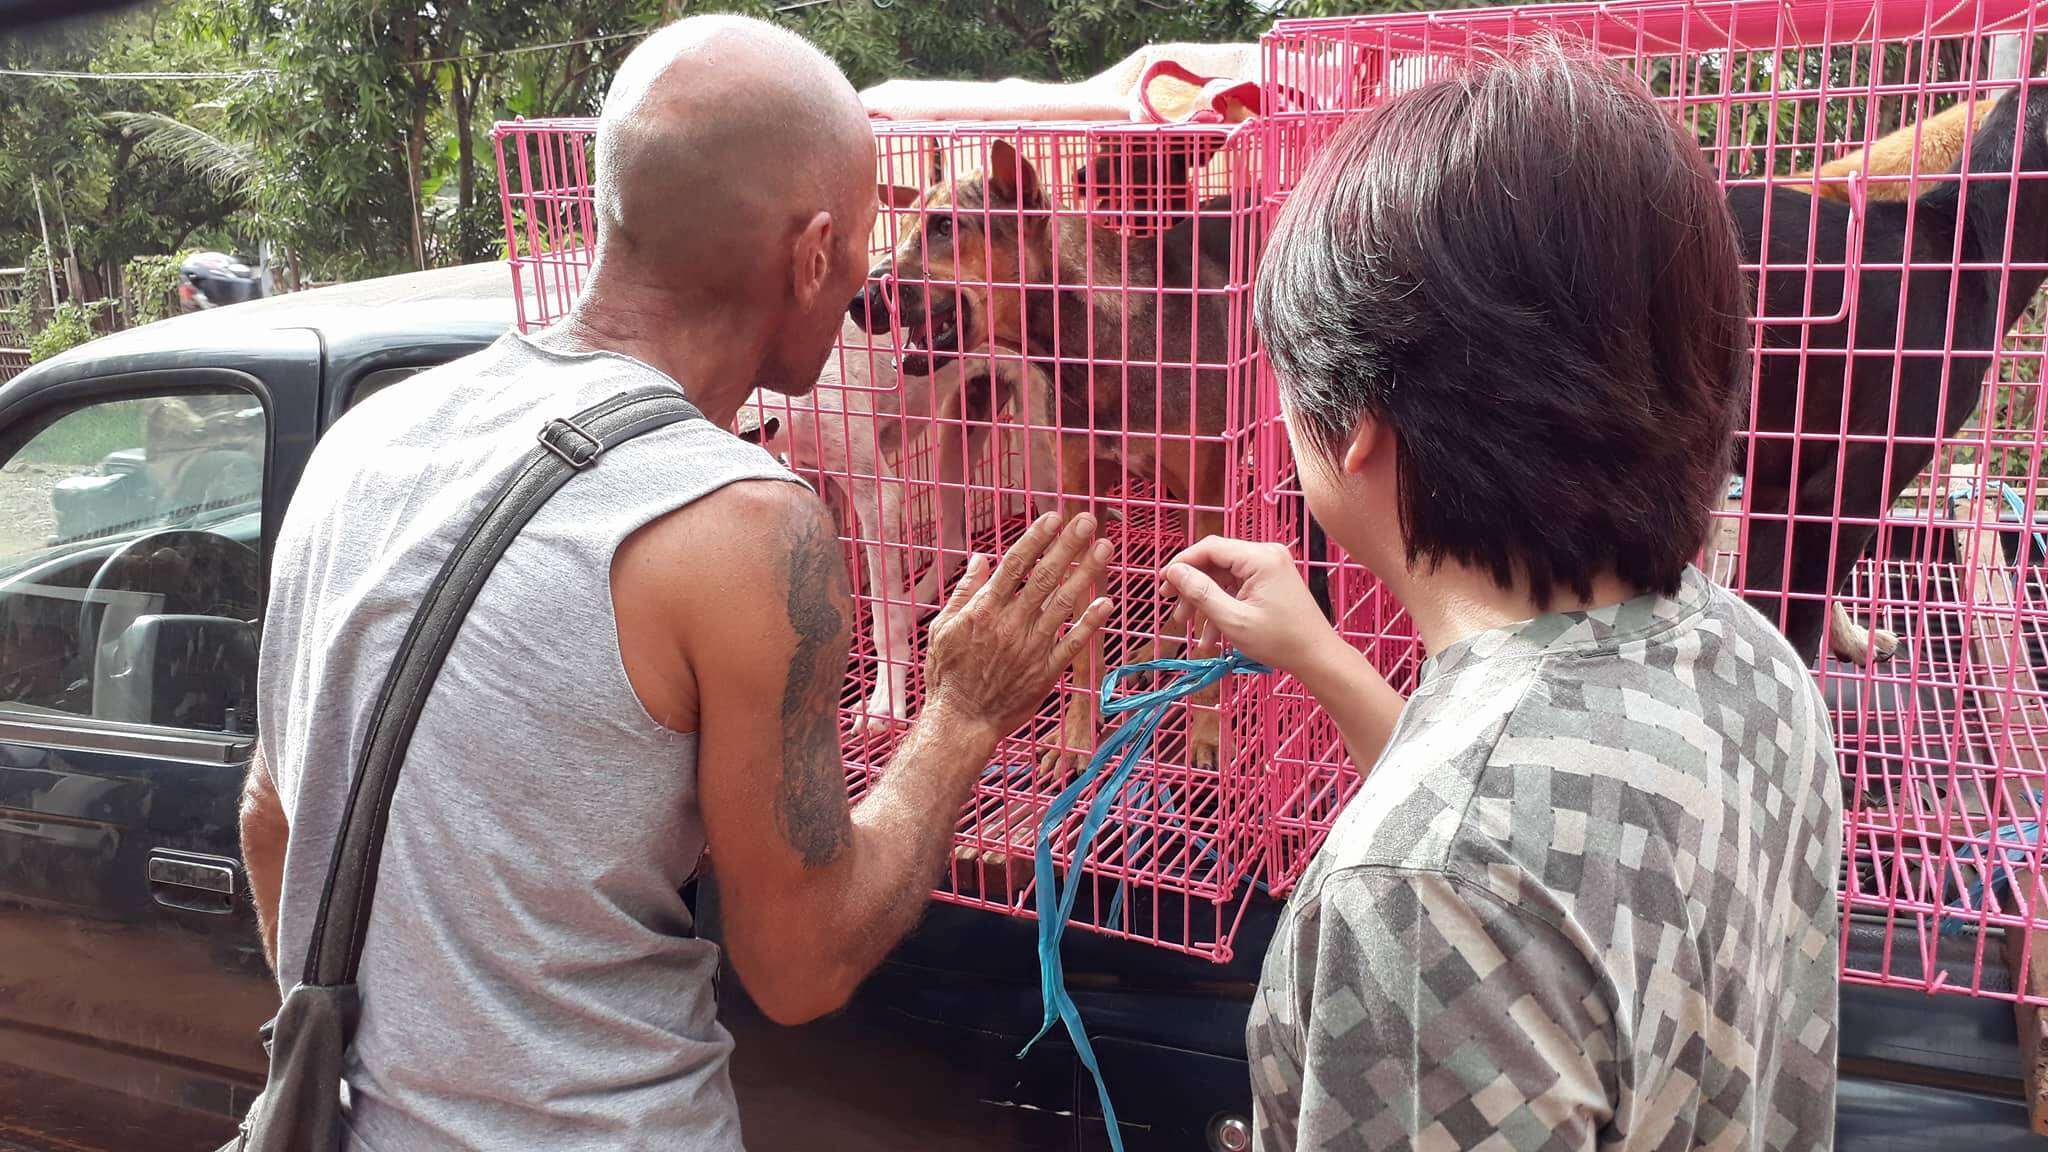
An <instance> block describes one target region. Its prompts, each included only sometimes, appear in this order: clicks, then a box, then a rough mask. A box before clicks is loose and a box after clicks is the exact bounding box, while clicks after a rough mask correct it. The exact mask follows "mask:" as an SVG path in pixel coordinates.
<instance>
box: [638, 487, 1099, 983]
mask: <svg viewBox="0 0 2048 1152" xmlns="http://www.w3.org/2000/svg"><path fill="white" fill-rule="evenodd" d="M1061 528H1062V525H1061V524H1060V522H1059V521H1058V520H1057V519H1056V518H1051V519H1047V520H1043V521H1040V522H1039V523H1037V524H1034V525H1033V526H1032V528H1031V529H1030V530H1029V531H1028V532H1026V533H1025V536H1024V538H1023V539H1022V540H1020V541H1018V543H1017V544H1016V545H1015V546H1014V547H1013V548H1011V549H1010V551H1009V554H1008V555H1006V556H1005V557H1004V558H1003V560H1002V563H1001V564H1000V565H999V566H998V565H991V564H989V563H987V562H986V560H979V561H976V562H975V563H974V564H972V565H971V566H970V575H969V576H968V578H967V579H966V580H965V581H963V583H962V585H961V587H960V588H959V589H957V590H956V591H955V592H954V594H953V596H952V598H951V600H950V601H949V602H948V604H947V605H946V608H945V609H944V611H943V612H942V613H941V615H940V617H939V619H938V622H937V623H936V625H935V626H934V628H935V635H934V637H933V640H932V644H931V649H930V670H929V673H928V678H927V684H926V695H925V708H924V710H923V712H922V713H921V714H920V715H919V716H918V717H917V719H916V721H915V722H913V723H912V724H911V726H910V730H909V731H908V732H906V733H905V734H904V737H903V741H902V743H901V744H899V745H898V746H897V748H896V753H895V756H894V757H893V758H892V759H891V760H890V761H889V763H888V765H887V766H886V767H885V768H883V770H882V772H881V773H880V776H879V778H878V779H876V780H875V782H874V784H873V785H872V786H871V787H870V788H869V789H868V792H867V794H866V796H864V797H863V798H862V799H861V802H860V804H859V805H858V806H855V807H853V808H852V810H851V811H849V810H848V805H847V796H846V770H845V767H844V766H843V765H842V763H841V760H840V756H841V751H840V743H839V703H840V694H841V692H842V690H843V689H844V686H845V679H846V668H847V652H848V648H849V644H850V639H851V636H852V630H853V615H854V610H853V600H852V596H851V595H850V592H849V590H848V588H847V586H846V566H845V561H844V554H843V552H842V551H841V549H840V546H839V541H838V539H837V538H836V537H835V536H834V534H833V524H832V517H831V513H830V512H828V511H827V510H826V508H825V506H824V505H823V504H822V503H821V502H819V500H818V498H817V497H815V496H813V495H811V494H810V493H808V492H806V491H804V490H803V489H801V488H799V487H797V486H796V485H794V484H785V483H779V482H774V481H761V482H746V483H741V484H735V485H732V486H730V487H728V488H726V489H724V490H722V491H720V492H717V493H714V494H713V495H710V496H707V497H705V498H703V499H702V500H698V501H696V502H695V503H693V504H690V505H688V506H687V507H685V508H682V509H680V510H678V511H676V512H673V513H670V514H669V515H668V516H666V517H663V518H662V519H660V520H657V521H655V522H654V523H653V524H651V525H649V526H648V527H646V528H643V529H641V531H640V532H638V533H636V534H635V535H634V536H633V537H631V538H629V539H628V541H627V542H626V544H625V545H623V546H622V547H621V549H620V555H619V558H618V559H616V560H615V561H614V577H613V586H612V596H613V602H614V604H615V606H617V608H618V611H619V621H620V635H621V637H622V639H621V645H622V650H626V648H627V643H628V642H627V640H626V639H624V638H625V637H632V638H633V641H634V642H633V643H632V644H631V646H630V652H629V655H628V664H627V669H628V675H629V677H630V678H631V680H632V682H633V685H634V689H635V691H636V692H638V693H639V694H640V695H641V700H642V702H643V703H645V704H647V706H648V710H649V712H650V714H652V715H655V716H657V717H663V718H664V721H663V722H664V723H671V724H672V725H674V726H676V727H677V730H678V731H689V730H690V728H691V726H692V724H693V723H694V727H695V730H696V732H697V795H698V803H699V805H700V806H701V808H702V810H703V813H704V827H705V831H706V834H707V835H708V837H709V839H710V842H711V853H712V856H713V857H714V858H716V860H717V861H718V890H719V899H720V911H721V914H722V916H723V924H722V928H723V937H724V939H723V943H724V944H725V946H726V952H727V954H728V955H729V956H730V957H731V958H732V963H733V967H734V968H735V969H736V970H737V971H738V972H739V975H740V978H741V979H742V980H744V981H745V982H746V985H747V989H748V991H749V992H751V993H752V994H753V996H754V1000H755V1002H756V1003H757V1004H758V1005H759V1006H760V1007H761V1009H762V1011H764V1012H765V1013H766V1014H767V1015H768V1016H769V1017H770V1018H771V1019H774V1020H776V1021H778V1022H781V1023H784V1024H797V1023H802V1022H803V1021H805V1020H809V1019H813V1018H815V1017H817V1016H819V1015H822V1014H824V1013H826V1012H830V1011H833V1010H834V1009H836V1008H838V1007H839V1006H840V1005H841V1004H844V1003H845V1002H846V999H847V997H849V996H851V995H852V994H853V990H854V988H855V987H856V986H857V985H858V984H859V983H860V981H861V980H862V979H863V978H865V977H866V976H867V974H868V972H869V971H871V970H872V969H873V968H874V966H875V965H876V964H879V963H881V961H882V958H883V957H884V956H886V955H887V954H888V952H889V949H890V948H892V947H894V946H895V944H896V942H897V941H898V940H900V939H901V938H902V937H903V934H904V933H906V932H908V931H909V930H910V928H911V926H912V925H914V924H916V923H917V919H918V917H919V916H920V915H921V914H922V913H923V911H924V907H925V904H926V903H927V901H928V900H929V898H930V894H931V887H932V882H933V880H934V878H936V877H937V876H938V875H939V873H940V870H941V868H942V867H943V866H944V864H945V859H946V853H947V850H948V848H949V847H950V846H951V844H952V832H953V825H954V823H955V821H956V820H958V818H959V814H960V810H961V808H962V807H963V806H964V805H965V804H966V802H967V797H968V794H969V793H970V791H971V790H972V789H973V787H974V782H975V781H976V780H977V779H979V777H980V774H981V770H982V768H983V766H985V765H986V764H987V763H988V759H989V757H990V756H991V755H992V754H994V752H995V747H996V742H997V741H998V740H1000V739H1001V738H1002V737H1003V736H1004V735H1005V734H1007V733H1008V732H1010V731H1011V730H1013V729H1014V728H1016V727H1017V725H1019V724H1021V723H1022V722H1023V721H1024V720H1025V719H1026V718H1028V717H1029V716H1030V714H1031V712H1032V710H1033V709H1035V708H1037V707H1038V706H1039V704H1040V703H1041V702H1042V701H1043V700H1044V699H1045V696H1046V693H1047V692H1048V691H1050V689H1051V688H1052V685H1053V681H1054V680H1056V679H1057V678H1058V677H1059V675H1060V673H1061V672H1062V671H1063V670H1064V669H1065V668H1066V665H1067V663H1068V662H1069V661H1071V660H1072V659H1073V656H1074V654H1075V653H1076V652H1077V651H1079V650H1080V648H1081V646H1082V645H1084V644H1086V643H1087V642H1088V639H1089V637H1090V635H1091V634H1092V633H1093V632H1094V630H1095V629H1097V628H1099V627H1100V626H1101V624H1102V621H1103V620H1104V619H1105V618H1106V617H1107V616H1108V609H1109V606H1108V604H1107V603H1104V602H1100V601H1097V602H1095V603H1092V604H1087V596H1088V589H1089V587H1090V585H1092V584H1093V583H1094V581H1095V580H1096V578H1097V577H1098V576H1099V575H1100V574H1101V572H1102V569H1103V566H1104V565H1105V564H1106V563H1107V562H1108V559H1109V553H1108V550H1107V549H1106V548H1096V549H1091V548H1090V547H1089V545H1090V544H1091V543H1092V542H1093V540H1094V523H1093V522H1092V521H1084V522H1082V523H1079V524H1076V525H1072V526H1070V527H1067V529H1066V530H1065V531H1064V532H1063V531H1062V530H1061ZM1077 561H1078V563H1077ZM1082 604H1087V608H1086V610H1085V611H1083V612H1081V613H1080V615H1079V618H1078V619H1077V620H1076V618H1075V616H1076V614H1075V609H1076V606H1078V605H1082ZM1069 620H1075V623H1074V625H1073V627H1072V628H1071V629H1070V630H1068V631H1067V632H1066V634H1065V636H1064V637H1062V635H1061V630H1062V628H1063V627H1064V626H1065V625H1066V624H1067V623H1068V621H1069Z"/></svg>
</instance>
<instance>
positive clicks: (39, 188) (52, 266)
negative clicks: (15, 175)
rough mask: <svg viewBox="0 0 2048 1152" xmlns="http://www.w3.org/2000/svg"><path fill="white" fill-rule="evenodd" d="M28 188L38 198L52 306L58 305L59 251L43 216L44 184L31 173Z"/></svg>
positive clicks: (39, 222)
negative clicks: (51, 239)
mask: <svg viewBox="0 0 2048 1152" xmlns="http://www.w3.org/2000/svg"><path fill="white" fill-rule="evenodd" d="M28 190H29V193H30V194H31V195H33V196H34V197H35V198H36V226H37V227H39V228H41V229H42V230H43V270H44V271H46V272H48V273H49V274H50V307H52V308H55V307H56V306H57V251H56V249H54V248H51V247H50V222H49V221H48V220H46V219H44V218H43V184H42V181H40V180H37V179H36V177H35V173H33V172H31V173H29V177H28Z"/></svg>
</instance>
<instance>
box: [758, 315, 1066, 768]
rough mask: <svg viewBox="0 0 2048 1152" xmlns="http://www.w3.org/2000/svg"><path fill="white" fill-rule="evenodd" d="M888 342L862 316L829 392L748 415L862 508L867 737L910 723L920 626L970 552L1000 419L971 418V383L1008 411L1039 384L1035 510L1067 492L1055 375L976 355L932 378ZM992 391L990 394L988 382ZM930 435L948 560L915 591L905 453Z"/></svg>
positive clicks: (846, 336)
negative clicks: (976, 484)
mask: <svg viewBox="0 0 2048 1152" xmlns="http://www.w3.org/2000/svg"><path fill="white" fill-rule="evenodd" d="M888 341H889V338H888V337H887V336H886V335H885V336H870V335H868V334H867V333H866V332H863V331H861V329H860V328H859V326H858V325H856V324H854V323H853V322H852V321H851V320H849V321H847V322H846V324H845V325H844V326H843V327H842V328H841V330H840V341H839V348H838V349H837V350H835V351H834V352H833V354H832V358H831V359H830V360H828V361H827V362H826V364H825V370H824V372H822V373H821V374H820V375H819V377H818V386H817V388H815V389H813V390H812V391H811V393H810V394H809V395H807V396H797V397H790V396H781V395H776V394H772V393H765V392H757V393H755V394H754V395H753V397H751V398H750V399H749V400H748V401H747V405H746V407H744V408H742V409H741V411H740V417H739V425H740V431H741V432H742V434H750V438H752V439H757V440H758V441H759V442H760V444H761V446H762V447H764V448H766V449H767V450H768V451H770V452H772V453H775V454H776V455H779V456H781V457H783V458H784V459H785V460H787V461H788V463H789V466H790V468H791V470H793V471H795V472H797V473H798V474H799V475H802V476H804V477H806V478H807V479H810V480H813V481H814V482H820V483H819V493H820V495H824V494H825V490H826V488H828V487H829V488H831V489H833V490H836V491H837V492H838V493H839V495H840V496H841V497H842V498H843V499H844V500H845V502H846V503H847V504H848V505H849V506H850V507H851V508H852V510H853V515H854V519H855V521H856V523H857V524H858V535H859V537H860V544H861V547H862V549H863V551H864V552H865V556H866V567H867V576H868V588H867V593H868V608H869V616H870V620H871V623H872V626H873V629H874V641H875V653H876V656H877V657H878V658H879V661H880V665H881V667H880V669H879V673H878V675H877V676H876V677H875V687H874V690H873V691H872V692H870V693H869V694H868V698H867V701H866V702H865V704H863V706H862V714H861V716H860V717H858V718H857V719H856V721H855V723H856V726H857V730H861V731H868V730H874V729H878V728H880V727H882V726H884V725H885V724H886V723H887V722H888V721H891V720H902V719H903V718H904V717H905V716H906V715H907V714H908V710H909V701H910V663H911V639H912V635H913V633H912V629H913V628H915V627H916V625H917V621H918V619H919V617H920V616H922V615H924V613H925V612H928V611H934V610H936V609H937V608H938V606H939V599H940V597H941V596H942V595H943V592H942V590H943V589H944V588H947V587H949V586H950V585H951V582H952V578H953V573H954V572H955V571H956V569H957V567H958V565H959V564H961V563H962V562H963V561H964V558H965V556H966V550H967V544H968V535H969V526H968V523H967V485H968V482H969V480H970V475H969V473H970V466H971V465H973V464H978V463H980V462H983V461H986V460H987V459H988V457H989V444H988V439H989V432H990V430H991V429H992V427H993V424H994V420H995V416H996V413H995V412H988V413H981V414H973V415H972V416H971V417H970V416H963V408H965V407H966V405H965V404H964V403H963V384H964V383H965V382H967V381H969V380H974V381H988V382H989V383H991V384H993V388H991V389H990V390H989V392H988V393H985V394H989V395H993V397H994V406H995V407H996V408H997V409H998V410H1000V409H1001V408H1003V407H1004V406H1006V405H1008V404H1013V403H1015V401H1016V398H1017V396H1018V394H1019V391H1020V389H1019V388H1018V387H1017V382H1018V381H1020V380H1025V379H1028V380H1030V381H1031V382H1032V387H1031V388H1030V390H1029V393H1028V399H1027V401H1026V404H1027V409H1026V410H1027V411H1028V412H1029V413H1030V417H1031V420H1030V423H1031V424H1032V425H1033V427H1032V428H1031V429H1030V430H1029V432H1027V433H1026V434H1025V438H1026V441H1027V443H1028V448H1027V449H1026V450H1027V451H1028V452H1029V453H1030V456H1031V465H1030V471H1031V473H1032V476H1031V482H1030V485H1029V487H1030V489H1031V500H1032V503H1033V505H1034V506H1035V507H1037V508H1039V509H1048V508H1051V507H1052V506H1054V501H1055V500H1056V491H1057V488H1058V479H1057V472H1056V471H1055V468H1054V460H1053V455H1052V451H1053V450H1052V447H1051V445H1050V440H1051V435H1050V433H1051V431H1052V430H1051V427H1050V425H1048V424H1045V423H1042V422H1041V421H1042V420H1043V419H1046V418H1049V411H1050V389H1049V387H1048V386H1047V385H1046V383H1045V377H1044V375H1043V374H1042V373H1041V372H1039V370H1038V369H1037V368H1035V367H1032V366H1030V365H1027V364H1025V363H1024V362H1023V361H1022V360H1021V359H1020V358H1016V357H1014V356H1012V357H1008V358H1005V357H1002V356H1000V355H998V356H991V355H988V354H987V353H986V352H984V353H982V354H980V355H976V354H974V353H968V354H966V355H963V356H962V357H960V358H959V359H957V360H954V361H952V362H950V363H948V364H946V365H945V366H944V367H943V368H940V369H939V370H937V371H935V372H933V373H932V374H931V375H930V376H925V377H905V376H902V375H900V374H899V373H898V371H897V368H896V363H895V358H894V355H893V352H892V349H891V347H890V344H889V342H888ZM982 387H988V385H987V384H984V385H982ZM920 432H923V433H924V434H925V435H926V436H927V437H929V438H930V440H931V442H932V445H933V450H934V451H935V452H936V454H937V457H938V459H937V461H936V464H935V467H934V468H933V470H932V471H933V474H934V479H935V480H936V487H937V490H938V491H937V494H936V495H937V498H936V499H935V500H929V501H926V502H925V506H926V507H927V508H929V509H930V510H931V511H930V512H927V513H926V514H927V515H930V514H931V513H933V512H935V513H936V514H937V518H938V525H937V532H936V537H937V541H938V545H939V554H938V559H937V561H936V562H935V563H933V564H930V565H928V566H927V567H926V568H925V570H924V572H923V573H922V574H921V575H920V576H919V578H918V580H917V583H916V585H915V586H912V585H911V583H910V575H909V562H910V548H911V542H912V540H913V538H914V537H915V536H916V535H917V529H918V528H919V527H920V525H919V524H915V523H913V522H912V520H911V516H910V512H911V509H912V507H913V506H914V505H915V504H916V503H917V501H915V500H914V499H913V497H914V496H915V495H916V493H915V491H914V489H915V487H917V486H918V485H914V484H913V482H911V481H908V480H906V479H905V478H904V477H903V476H901V475H899V474H898V473H897V471H896V464H897V462H898V461H899V460H900V459H901V457H902V453H903V451H904V450H905V448H906V447H907V446H908V445H909V443H910V442H911V441H912V440H914V439H915V437H916V436H917V434H918V433H920Z"/></svg>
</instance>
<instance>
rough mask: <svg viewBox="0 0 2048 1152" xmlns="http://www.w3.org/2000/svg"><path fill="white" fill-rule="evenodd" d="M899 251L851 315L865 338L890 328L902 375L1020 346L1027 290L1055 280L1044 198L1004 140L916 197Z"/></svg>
mask: <svg viewBox="0 0 2048 1152" xmlns="http://www.w3.org/2000/svg"><path fill="white" fill-rule="evenodd" d="M901 220H902V226H901V228H900V229H899V239H898V241H897V244H896V250H895V252H894V253H892V254H891V256H890V258H889V259H888V260H887V261H885V262H884V263H883V264H881V265H880V266H878V267H876V268H875V269H874V270H873V271H872V272H871V273H870V274H869V278H870V283H869V285H868V288H867V290H866V291H864V292H862V293H861V295H860V296H858V297H856V298H855V300H854V302H853V304H852V306H851V307H850V308H849V309H848V312H849V313H850V314H851V315H852V317H853V319H854V321H855V322H856V323H858V324H860V325H861V327H863V328H865V329H867V330H868V331H869V332H885V331H887V330H888V329H889V328H890V327H891V326H892V325H896V326H900V327H901V328H902V331H903V336H902V339H903V344H904V346H905V348H906V349H907V351H906V353H905V355H904V356H903V359H902V360H901V362H900V364H899V367H900V369H901V371H902V372H903V374H904V375H906V376H928V375H930V374H931V373H932V372H934V371H936V370H937V369H939V368H940V367H943V366H944V365H946V364H948V363H951V362H952V361H954V360H957V359H958V358H959V356H960V354H961V353H962V352H966V351H972V350H974V349H976V348H980V347H983V346H985V345H987V344H988V343H989V342H990V341H991V340H1001V341H1006V342H1011V343H1017V342H1019V341H1020V340H1021V337H1022V333H1023V329H1024V324H1023V309H1024V299H1023V293H1022V292H1021V291H1019V290H1018V289H1019V288H1020V287H1021V286H1022V285H1024V284H1028V283H1037V284H1043V283H1047V282H1049V281H1050V280H1051V267H1050V265H1051V263H1052V259H1053V254H1052V247H1053V246H1052V245H1051V244H1050V243H1049V242H1048V240H1047V232H1048V230H1049V229H1050V227H1051V224H1050V220H1049V213H1048V212H1047V200H1046V197H1045V193H1044V190H1043V189H1042V188H1041V186H1040V184H1039V180H1038V170H1037V169H1036V168H1034V167H1033V166H1032V164H1031V162H1030V161H1029V160H1026V159H1025V158H1024V157H1022V156H1020V155H1018V154H1017V150H1016V149H1015V148H1014V147H1012V146H1011V145H1010V144H1009V143H1008V142H1007V141H1003V140H998V141H996V142H995V143H994V144H992V145H991V146H990V147H989V154H988V163H987V165H986V166H985V167H984V168H983V169H982V170H981V171H980V172H977V173H975V174H973V175H971V176H967V177H963V178H960V179H957V180H951V181H945V182H942V183H939V184H935V185H933V186H932V187H931V188H928V189H926V190H925V191H924V192H922V193H920V194H917V195H916V196H915V198H914V199H912V200H911V202H910V208H909V210H906V211H905V212H904V213H903V214H902V216H901Z"/></svg>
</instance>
